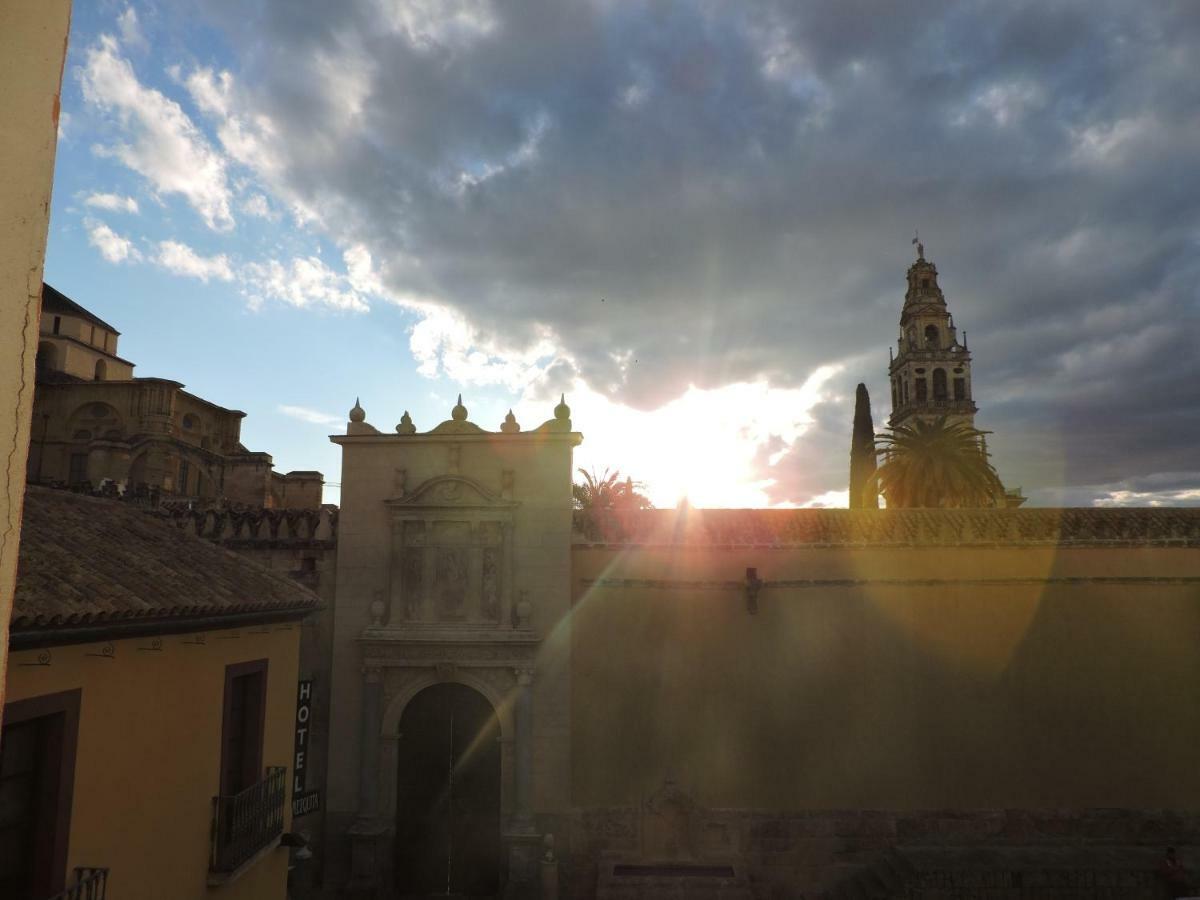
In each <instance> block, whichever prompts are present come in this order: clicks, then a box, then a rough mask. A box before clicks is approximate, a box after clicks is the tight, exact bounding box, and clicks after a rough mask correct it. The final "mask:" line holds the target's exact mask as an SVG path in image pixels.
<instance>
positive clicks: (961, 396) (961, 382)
mask: <svg viewBox="0 0 1200 900" xmlns="http://www.w3.org/2000/svg"><path fill="white" fill-rule="evenodd" d="M954 399H955V400H966V399H967V380H966V379H965V378H955V379H954Z"/></svg>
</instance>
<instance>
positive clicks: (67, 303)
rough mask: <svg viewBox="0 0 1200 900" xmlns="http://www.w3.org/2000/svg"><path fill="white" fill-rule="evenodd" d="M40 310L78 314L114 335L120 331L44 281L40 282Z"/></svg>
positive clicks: (67, 314)
mask: <svg viewBox="0 0 1200 900" xmlns="http://www.w3.org/2000/svg"><path fill="white" fill-rule="evenodd" d="M42 312H49V313H58V314H59V315H64V316H78V317H79V318H81V319H84V320H86V321H88V322H91V323H92V324H93V325H99V326H100V327H101V328H105V329H107V330H109V331H111V332H112V333H113V334H115V335H120V333H121V332H119V331H117V329H115V328H113V327H112V326H111V325H109V324H108V323H107V322H105V321H104V320H103V319H101V318H100V317H99V316H97V315H96V314H95V313H92V312H89V311H88V310H86V309H84V308H83V307H82V306H80V305H79V304H78V303H76V302H75V301H74V300H72V299H71V298H70V297H68V296H67V295H66V294H64V293H62V292H61V291H57V290H55V289H54V288H52V287H50V285H48V284H46V283H45V282H42Z"/></svg>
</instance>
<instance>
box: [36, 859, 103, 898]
mask: <svg viewBox="0 0 1200 900" xmlns="http://www.w3.org/2000/svg"><path fill="white" fill-rule="evenodd" d="M107 887H108V869H102V868H100V867H99V866H77V867H76V868H75V883H74V884H73V885H71V886H70V887H69V888H67V889H66V890H63V891H59V892H58V893H57V894H55V895H54V896H53V897H50V898H49V900H104V896H105V889H106V888H107Z"/></svg>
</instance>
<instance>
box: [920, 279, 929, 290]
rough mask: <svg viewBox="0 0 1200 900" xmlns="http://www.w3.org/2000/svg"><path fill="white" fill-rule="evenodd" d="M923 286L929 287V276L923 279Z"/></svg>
mask: <svg viewBox="0 0 1200 900" xmlns="http://www.w3.org/2000/svg"><path fill="white" fill-rule="evenodd" d="M921 287H923V288H927V287H929V279H928V278H922V279H921Z"/></svg>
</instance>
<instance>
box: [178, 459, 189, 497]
mask: <svg viewBox="0 0 1200 900" xmlns="http://www.w3.org/2000/svg"><path fill="white" fill-rule="evenodd" d="M189 468H190V467H189V466H188V461H187V460H186V459H181V460H180V461H179V493H181V494H186V493H187V489H188V475H190V474H191V472H190V471H189Z"/></svg>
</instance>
